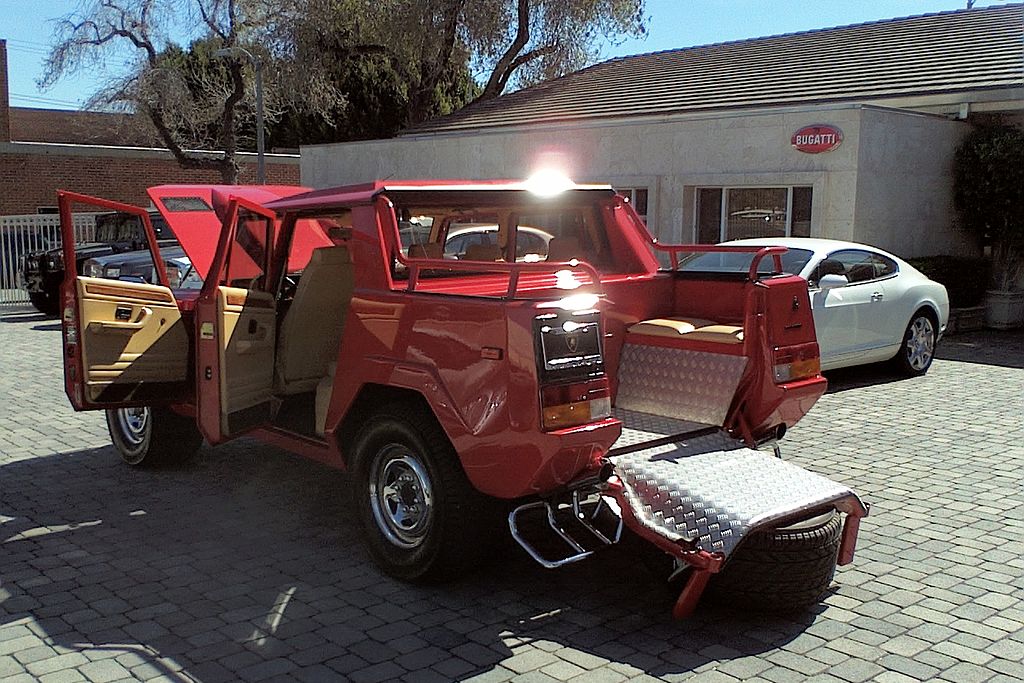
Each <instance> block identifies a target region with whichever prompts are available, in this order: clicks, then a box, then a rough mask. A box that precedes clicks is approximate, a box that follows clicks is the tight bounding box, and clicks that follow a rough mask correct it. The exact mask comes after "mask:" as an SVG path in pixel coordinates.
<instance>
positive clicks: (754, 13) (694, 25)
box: [0, 0, 1001, 109]
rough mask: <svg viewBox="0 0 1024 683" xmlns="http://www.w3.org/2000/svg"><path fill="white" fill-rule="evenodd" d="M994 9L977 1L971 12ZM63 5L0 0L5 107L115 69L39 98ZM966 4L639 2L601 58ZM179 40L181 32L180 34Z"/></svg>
mask: <svg viewBox="0 0 1024 683" xmlns="http://www.w3.org/2000/svg"><path fill="white" fill-rule="evenodd" d="M998 4H1001V2H1000V1H999V0H978V1H977V2H976V3H975V7H985V6H990V5H998ZM76 5H77V2H74V1H73V0H72V1H69V0H0V17H2V19H0V38H6V39H7V40H8V44H7V52H8V61H9V73H10V91H11V104H12V105H14V106H20V107H42V108H52V109H76V108H78V107H80V106H81V104H82V103H83V102H84V101H85V100H86V99H88V97H89V95H91V94H92V93H93V92H95V91H96V90H98V89H99V87H100V85H101V84H102V82H103V76H104V73H110V72H115V73H116V72H117V70H118V69H119V68H123V66H124V64H125V61H126V60H127V59H128V58H130V54H125V53H121V54H119V55H117V56H116V57H115V58H113V59H112V60H110V61H109V63H108V64H107V65H105V67H97V68H95V69H92V70H90V71H89V72H86V73H82V74H79V75H77V76H75V77H73V78H70V79H65V80H63V81H61V82H59V83H57V84H56V85H55V86H54V87H53V88H51V89H49V90H46V91H40V90H39V89H38V88H37V87H36V79H38V78H39V77H40V76H41V75H42V70H43V61H44V58H45V56H46V53H47V50H48V47H49V45H50V42H51V40H52V38H53V32H54V24H53V21H52V20H53V19H55V18H57V17H60V16H63V15H64V14H66V13H68V12H69V11H70V10H72V9H74V7H75V6H76ZM965 6H966V0H771V1H770V2H769V1H766V0H647V13H648V14H649V15H650V22H649V24H648V27H649V35H648V36H647V37H646V38H645V39H643V40H627V41H625V42H622V43H621V44H618V45H609V46H608V47H607V48H606V49H605V57H618V56H624V55H630V54H637V53H640V52H654V51H658V50H670V49H673V48H680V47H690V46H693V45H705V44H707V43H718V42H722V41H728V40H740V39H743V38H755V37H758V36H768V35H775V34H778V33H790V32H793V31H806V30H810V29H817V28H827V27H830V26H842V25H845V24H855V23H860V22H864V21H874V20H878V19H890V18H894V17H904V16H910V15H915V14H924V13H927V12H942V11H948V10H955V9H963V8H964V7H965ZM182 28H183V33H187V28H186V27H182Z"/></svg>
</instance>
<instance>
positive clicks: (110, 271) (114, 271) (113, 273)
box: [107, 266, 121, 279]
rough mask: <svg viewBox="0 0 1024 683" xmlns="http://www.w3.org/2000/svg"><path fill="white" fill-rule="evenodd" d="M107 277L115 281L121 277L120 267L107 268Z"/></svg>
mask: <svg viewBox="0 0 1024 683" xmlns="http://www.w3.org/2000/svg"><path fill="white" fill-rule="evenodd" d="M107 277H109V278H115V279H116V278H119V277H121V268H120V266H119V267H117V268H107Z"/></svg>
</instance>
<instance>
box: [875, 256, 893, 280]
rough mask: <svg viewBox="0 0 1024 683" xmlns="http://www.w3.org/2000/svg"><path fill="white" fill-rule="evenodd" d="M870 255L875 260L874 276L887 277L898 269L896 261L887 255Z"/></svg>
mask: <svg viewBox="0 0 1024 683" xmlns="http://www.w3.org/2000/svg"><path fill="white" fill-rule="evenodd" d="M871 257H872V259H873V260H874V262H875V277H889V276H890V275H895V274H896V271H898V270H899V266H897V265H896V262H895V261H893V260H892V259H891V258H889V257H887V256H882V255H881V254H872V255H871Z"/></svg>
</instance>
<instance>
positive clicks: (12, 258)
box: [0, 213, 97, 306]
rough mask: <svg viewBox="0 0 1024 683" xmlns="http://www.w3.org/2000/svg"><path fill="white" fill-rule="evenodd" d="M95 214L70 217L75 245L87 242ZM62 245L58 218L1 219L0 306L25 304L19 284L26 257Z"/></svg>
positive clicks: (50, 216)
mask: <svg viewBox="0 0 1024 683" xmlns="http://www.w3.org/2000/svg"><path fill="white" fill-rule="evenodd" d="M96 216H97V214H95V213H76V214H72V217H73V225H74V230H75V241H76V242H88V241H90V240H92V239H93V235H94V233H95V231H96ZM60 245H61V237H60V216H58V215H57V214H28V215H24V216H0V306H3V305H7V304H15V303H21V302H24V301H28V292H26V291H25V288H24V287H23V282H22V271H23V269H24V267H25V256H26V254H30V253H32V252H34V251H40V250H42V249H52V248H56V247H59V246H60Z"/></svg>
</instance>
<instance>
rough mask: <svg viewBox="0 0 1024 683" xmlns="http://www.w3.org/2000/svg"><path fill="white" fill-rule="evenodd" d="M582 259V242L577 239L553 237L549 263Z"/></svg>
mask: <svg viewBox="0 0 1024 683" xmlns="http://www.w3.org/2000/svg"><path fill="white" fill-rule="evenodd" d="M579 257H580V241H579V240H578V239H576V238H575V237H552V238H551V241H550V242H548V256H547V259H545V260H547V261H572V260H573V259H574V258H575V259H578V258H579Z"/></svg>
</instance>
